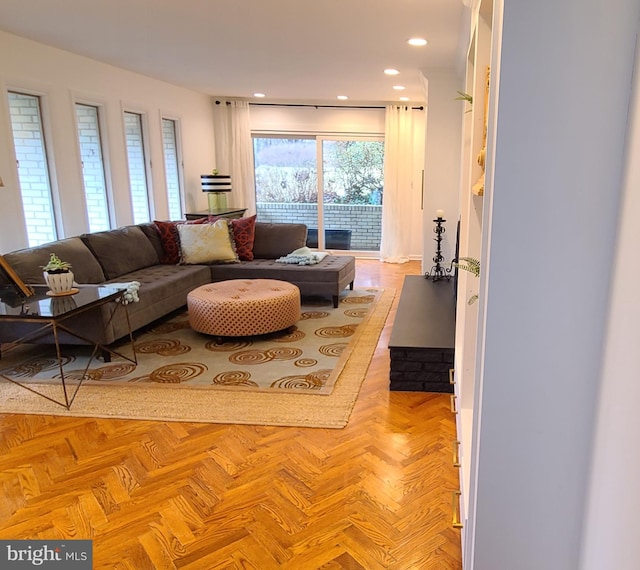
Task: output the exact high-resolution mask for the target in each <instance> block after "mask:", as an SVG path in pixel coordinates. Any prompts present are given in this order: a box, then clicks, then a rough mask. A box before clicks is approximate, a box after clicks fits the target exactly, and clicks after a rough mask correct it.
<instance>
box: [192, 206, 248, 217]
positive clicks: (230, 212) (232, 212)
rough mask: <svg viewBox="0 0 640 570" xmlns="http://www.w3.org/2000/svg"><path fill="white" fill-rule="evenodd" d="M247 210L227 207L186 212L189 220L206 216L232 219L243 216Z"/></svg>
mask: <svg viewBox="0 0 640 570" xmlns="http://www.w3.org/2000/svg"><path fill="white" fill-rule="evenodd" d="M246 211H247V209H246V208H238V209H233V208H227V209H225V210H202V211H201V212H189V213H187V214H185V217H186V218H187V220H197V219H198V218H206V217H207V216H214V217H216V218H229V219H230V220H233V219H237V218H241V217H242V216H244V213H245V212H246Z"/></svg>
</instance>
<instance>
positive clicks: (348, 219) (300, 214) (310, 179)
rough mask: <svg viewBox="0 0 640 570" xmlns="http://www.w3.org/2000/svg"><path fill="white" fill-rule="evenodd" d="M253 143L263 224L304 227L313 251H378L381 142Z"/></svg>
mask: <svg viewBox="0 0 640 570" xmlns="http://www.w3.org/2000/svg"><path fill="white" fill-rule="evenodd" d="M253 141H254V157H255V178H256V208H257V212H258V217H259V218H260V219H261V220H262V221H267V222H269V221H271V222H301V223H304V224H306V225H307V227H308V228H309V239H308V242H307V243H308V245H309V247H318V248H320V249H351V250H359V251H378V250H379V249H380V238H381V220H382V195H383V170H384V168H383V164H384V142H383V141H382V140H381V139H379V138H366V137H359V138H354V137H348V138H347V137H344V138H343V137H320V136H318V137H312V138H307V137H305V138H276V137H254V139H253ZM318 163H320V164H322V168H321V169H320V170H319V169H318V166H317V165H318Z"/></svg>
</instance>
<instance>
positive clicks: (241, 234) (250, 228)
mask: <svg viewBox="0 0 640 570" xmlns="http://www.w3.org/2000/svg"><path fill="white" fill-rule="evenodd" d="M231 229H232V230H233V239H234V241H235V242H236V251H237V252H238V259H240V260H241V261H252V260H253V240H254V238H255V235H256V216H255V214H254V215H253V216H249V217H248V218H238V219H235V220H231Z"/></svg>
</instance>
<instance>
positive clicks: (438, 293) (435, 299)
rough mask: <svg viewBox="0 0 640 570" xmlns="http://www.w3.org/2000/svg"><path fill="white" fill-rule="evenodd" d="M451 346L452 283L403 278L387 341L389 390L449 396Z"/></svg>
mask: <svg viewBox="0 0 640 570" xmlns="http://www.w3.org/2000/svg"><path fill="white" fill-rule="evenodd" d="M454 343H455V297H454V289H453V280H451V281H436V282H433V281H429V280H427V279H425V277H424V276H422V275H408V276H407V277H405V281H404V284H403V286H402V292H401V294H400V301H399V303H398V310H397V313H396V317H395V320H394V324H393V330H392V332H391V338H390V340H389V351H390V357H391V373H390V388H391V390H405V391H417V392H447V393H452V392H453V385H452V384H451V383H450V381H449V370H451V369H452V368H453V366H454V363H453V362H454V360H453V359H454Z"/></svg>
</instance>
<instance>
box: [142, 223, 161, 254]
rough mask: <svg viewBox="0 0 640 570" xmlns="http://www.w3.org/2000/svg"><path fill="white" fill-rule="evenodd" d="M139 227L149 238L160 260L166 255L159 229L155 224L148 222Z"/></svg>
mask: <svg viewBox="0 0 640 570" xmlns="http://www.w3.org/2000/svg"><path fill="white" fill-rule="evenodd" d="M138 227H139V228H140V229H141V230H142V231H143V232H144V235H146V236H147V238H148V239H149V241H150V242H151V245H152V246H153V249H155V250H156V254H157V255H158V259H159V258H160V257H161V256H163V255H164V249H163V247H162V241H161V240H160V233H159V232H158V228H157V227H156V225H155V224H154V223H153V222H146V223H144V224H138Z"/></svg>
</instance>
